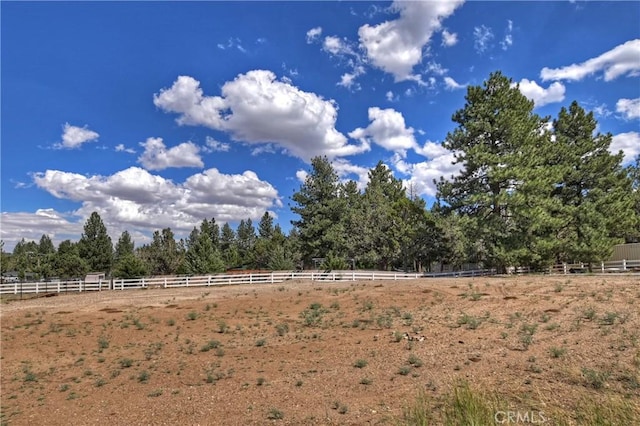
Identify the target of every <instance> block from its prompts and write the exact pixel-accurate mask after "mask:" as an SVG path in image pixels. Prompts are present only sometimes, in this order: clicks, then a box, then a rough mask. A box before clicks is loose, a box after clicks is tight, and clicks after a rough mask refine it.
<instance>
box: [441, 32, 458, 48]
mask: <svg viewBox="0 0 640 426" xmlns="http://www.w3.org/2000/svg"><path fill="white" fill-rule="evenodd" d="M457 43H458V34H456V33H450V32H449V31H447V30H443V31H442V45H443V46H446V47H451V46H455V45H456V44H457Z"/></svg>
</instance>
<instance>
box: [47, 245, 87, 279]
mask: <svg viewBox="0 0 640 426" xmlns="http://www.w3.org/2000/svg"><path fill="white" fill-rule="evenodd" d="M78 246H79V244H78V243H73V242H71V241H70V240H65V241H63V242H61V243H60V245H59V246H58V252H57V253H56V255H55V261H54V265H55V272H56V274H57V276H58V277H60V278H61V279H63V280H69V279H84V277H85V276H86V275H87V272H89V264H88V262H87V261H86V260H85V259H83V258H82V257H80V254H79V247H78Z"/></svg>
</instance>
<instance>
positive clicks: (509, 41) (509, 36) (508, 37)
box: [500, 19, 513, 50]
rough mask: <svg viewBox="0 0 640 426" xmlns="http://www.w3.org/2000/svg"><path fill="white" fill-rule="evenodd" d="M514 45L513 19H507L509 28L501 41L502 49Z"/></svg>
mask: <svg viewBox="0 0 640 426" xmlns="http://www.w3.org/2000/svg"><path fill="white" fill-rule="evenodd" d="M512 45H513V21H512V20H511V19H509V20H507V29H506V30H505V34H504V38H503V39H502V41H501V42H500V46H502V50H507V49H508V48H510V47H511V46H512Z"/></svg>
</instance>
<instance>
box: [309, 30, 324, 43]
mask: <svg viewBox="0 0 640 426" xmlns="http://www.w3.org/2000/svg"><path fill="white" fill-rule="evenodd" d="M321 35H322V27H316V28H311V29H310V30H309V31H307V43H309V44H311V43H313V42H314V41H316V40H317V39H318V38H319V37H320V36H321Z"/></svg>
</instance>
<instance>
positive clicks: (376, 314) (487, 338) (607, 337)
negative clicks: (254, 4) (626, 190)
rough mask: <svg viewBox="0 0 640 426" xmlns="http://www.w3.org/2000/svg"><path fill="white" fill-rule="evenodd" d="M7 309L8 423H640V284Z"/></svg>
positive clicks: (214, 294) (274, 292)
mask: <svg viewBox="0 0 640 426" xmlns="http://www.w3.org/2000/svg"><path fill="white" fill-rule="evenodd" d="M3 302H5V303H3V304H2V306H1V309H2V310H1V320H2V336H1V337H2V359H1V362H2V364H1V365H2V371H1V373H2V374H1V377H2V379H1V385H2V389H1V391H2V394H1V395H2V401H1V405H2V423H3V424H15V425H27V424H29V425H40V424H48V425H68V424H74V425H93V424H99V423H100V424H123V425H124V424H131V425H133V424H154V425H156V424H157V425H161V424H166V425H173V424H200V425H205V424H224V425H245V424H270V423H276V424H314V425H315V424H318V425H326V424H357V425H361V424H390V425H396V424H414V423H416V422H417V421H418V419H419V418H422V419H425V418H426V419H427V421H430V422H431V423H433V424H443V423H445V421H449V422H451V423H452V424H455V423H456V422H457V420H455V419H456V415H459V414H460V413H461V412H462V411H464V409H465V408H469V407H470V406H471V405H472V404H471V403H472V402H473V400H474V398H477V399H479V402H480V405H481V409H480V411H482V410H484V411H486V412H485V413H484V414H482V413H480V415H484V418H485V420H483V422H484V423H480V424H509V423H511V424H513V423H515V422H516V421H520V422H521V423H522V422H524V421H525V420H528V421H529V422H530V423H536V424H541V423H544V424H549V425H556V424H559V425H564V424H580V425H582V424H630V423H631V422H632V421H633V419H636V420H637V419H639V418H640V277H638V276H613V275H611V276H523V277H496V278H484V277H483V278H475V279H473V278H464V279H421V280H415V281H406V282H394V281H375V282H364V281H360V282H358V281H356V282H335V283H334V282H330V283H329V282H328V283H319V282H313V283H312V282H303V281H289V282H287V283H285V284H266V285H259V286H258V285H254V286H249V285H245V286H234V287H210V288H188V289H172V290H139V291H124V292H116V291H108V292H101V293H82V294H69V295H59V296H55V297H47V298H38V299H31V300H22V301H20V300H15V301H7V300H4V301H3ZM404 333H408V334H409V336H410V337H411V339H406V338H404V337H403V334H404ZM420 336H424V340H422V339H419V338H418V337H420ZM414 337H415V339H414ZM420 340H422V341H420ZM456 396H457V400H458V402H459V403H461V404H460V406H458V407H457V408H456V406H455V404H454V403H455V401H456ZM456 413H457V414H456ZM607 417H608V418H609V419H610V420H611V421H612V423H604V422H602V423H598V418H600V419H605V418H607ZM429 418H430V420H428V419H429ZM460 424H464V423H460Z"/></svg>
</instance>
